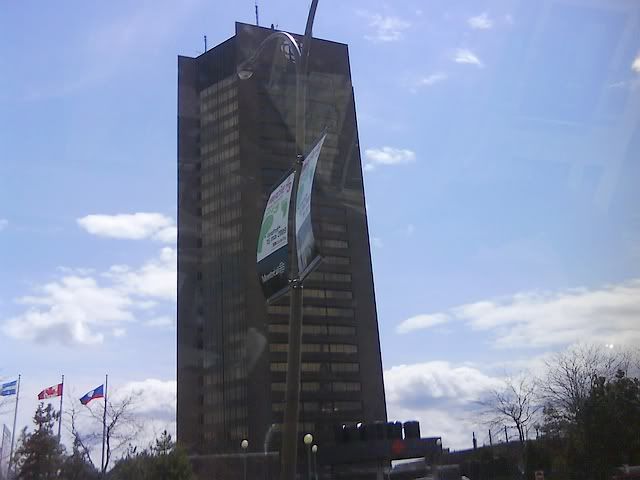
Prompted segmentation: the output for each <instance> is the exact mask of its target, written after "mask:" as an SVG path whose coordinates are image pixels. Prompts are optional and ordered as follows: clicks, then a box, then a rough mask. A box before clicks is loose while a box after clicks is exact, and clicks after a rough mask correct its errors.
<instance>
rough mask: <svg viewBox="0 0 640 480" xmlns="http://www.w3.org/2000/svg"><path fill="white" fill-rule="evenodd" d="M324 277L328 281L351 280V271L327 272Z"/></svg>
mask: <svg viewBox="0 0 640 480" xmlns="http://www.w3.org/2000/svg"><path fill="white" fill-rule="evenodd" d="M324 279H325V280H327V281H328V282H350V281H351V274H350V273H333V272H325V273H324Z"/></svg>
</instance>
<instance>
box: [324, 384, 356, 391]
mask: <svg viewBox="0 0 640 480" xmlns="http://www.w3.org/2000/svg"><path fill="white" fill-rule="evenodd" d="M331 388H332V390H333V391H334V392H359V391H360V382H332V383H331Z"/></svg>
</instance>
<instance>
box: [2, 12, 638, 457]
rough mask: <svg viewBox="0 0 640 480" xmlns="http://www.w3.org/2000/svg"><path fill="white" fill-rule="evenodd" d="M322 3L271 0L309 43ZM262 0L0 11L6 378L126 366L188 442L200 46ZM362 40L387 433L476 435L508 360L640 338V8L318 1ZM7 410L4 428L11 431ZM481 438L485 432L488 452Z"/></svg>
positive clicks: (357, 83)
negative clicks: (188, 114)
mask: <svg viewBox="0 0 640 480" xmlns="http://www.w3.org/2000/svg"><path fill="white" fill-rule="evenodd" d="M307 8H308V5H307V4H306V2H293V1H288V2H285V1H272V2H261V5H260V17H261V23H262V24H263V25H269V24H271V23H275V24H277V25H278V27H279V28H281V29H284V30H289V31H300V30H302V29H303V28H304V22H305V20H306V14H307ZM234 21H244V22H248V23H253V22H254V10H253V2H251V1H241V2H232V3H230V4H225V5H222V3H221V2H218V3H212V2H204V1H202V0H188V1H186V2H180V3H179V4H178V3H175V2H167V1H160V2H145V1H143V2H135V3H134V2H110V3H109V4H108V5H107V4H104V5H98V4H93V5H91V4H87V3H86V2H65V3H64V4H53V3H46V2H43V3H40V4H37V5H36V4H25V5H23V4H18V3H12V4H9V5H7V6H6V7H5V9H4V12H3V15H2V17H1V18H0V31H2V38H3V42H0V71H2V72H3V75H1V76H0V112H1V114H0V146H1V150H0V153H1V155H2V161H0V251H2V252H3V254H2V255H0V272H1V274H0V378H2V379H11V378H13V377H14V376H15V375H16V374H17V373H22V374H23V376H24V383H23V392H24V398H25V400H24V402H23V403H22V404H21V405H22V406H21V414H20V417H19V424H20V425H25V424H27V423H28V421H29V417H30V415H31V413H32V411H33V409H34V407H35V403H36V402H35V400H34V398H35V395H36V394H37V392H39V391H40V390H41V389H42V388H44V387H47V386H49V385H52V384H55V383H56V382H57V379H58V378H59V375H60V374H62V373H64V374H65V375H66V377H67V380H68V383H67V386H68V389H69V392H72V393H73V395H74V396H75V397H79V396H81V395H82V394H84V393H85V391H87V390H89V389H91V388H93V387H95V386H97V385H98V384H100V383H101V382H102V379H103V375H104V373H105V372H106V371H108V372H109V374H110V377H111V382H112V384H113V385H114V387H115V388H117V389H119V390H120V391H121V392H125V391H131V390H144V392H145V393H144V394H143V397H142V398H143V400H142V401H141V402H140V405H139V407H138V408H139V409H140V411H141V412H143V413H144V414H146V415H148V416H149V418H153V424H154V425H155V426H156V427H157V428H162V427H164V426H169V428H173V427H174V424H173V422H174V420H173V414H172V409H173V407H174V406H175V398H174V392H175V301H174V298H175V215H176V90H177V84H176V81H177V60H176V57H177V55H178V54H183V55H190V56H195V55H198V54H199V53H201V52H202V49H203V40H202V36H203V35H205V34H206V35H207V38H208V42H209V45H210V46H213V45H215V44H217V43H219V42H221V41H223V40H225V39H226V38H228V37H230V36H232V35H233V32H234V23H233V22H234ZM314 32H315V35H316V36H318V37H321V38H326V39H331V40H336V41H340V42H344V43H347V44H349V48H350V55H351V66H352V76H353V84H354V88H355V95H356V108H357V114H358V124H359V134H360V146H361V153H362V159H363V163H364V165H365V188H366V198H367V208H368V215H369V228H370V235H371V238H372V255H373V263H374V273H375V285H376V295H377V305H378V314H379V322H380V332H381V343H382V352H383V363H384V368H385V377H386V378H385V381H386V388H387V400H388V406H389V414H390V417H391V418H397V419H401V420H404V419H409V418H419V419H420V420H422V422H423V433H427V434H437V435H443V437H444V443H445V446H447V445H448V446H452V447H463V446H468V445H469V444H470V441H471V440H470V438H471V430H472V429H474V428H478V427H477V426H476V425H474V424H473V421H472V420H471V419H470V417H469V414H468V411H469V408H470V405H471V404H472V403H473V401H474V400H477V399H478V398H480V397H481V396H482V395H483V394H484V393H485V392H486V391H487V389H488V388H491V387H492V386H494V385H496V382H497V381H498V380H499V378H500V377H501V375H503V374H504V373H505V372H507V371H513V370H519V369H528V368H529V369H534V370H536V369H537V368H539V366H540V364H541V361H542V360H543V359H544V358H545V356H546V355H548V354H549V352H552V351H556V350H561V349H564V348H567V347H568V346H570V345H572V344H574V343H576V342H579V341H582V342H593V343H598V344H602V345H610V344H614V345H615V346H624V345H625V344H634V343H635V344H637V342H638V340H640V327H639V326H638V325H639V324H638V320H637V319H638V318H639V314H640V300H639V299H640V210H639V208H638V207H639V205H640V189H639V188H638V185H640V163H639V159H640V129H639V127H638V126H639V115H640V114H639V112H640V4H638V3H637V2H636V1H634V0H620V1H618V2H615V3H613V2H609V1H606V0H589V1H587V0H584V1H577V2H576V1H568V0H545V1H541V2H528V1H524V0H523V1H517V0H510V1H507V0H499V1H498V0H496V1H459V2H455V4H452V2H446V1H429V2H423V1H405V2H381V1H377V0H373V1H367V2H365V1H360V0H357V1H351V2H348V3H345V2H338V1H337V0H321V1H320V4H319V7H318V12H317V16H316V23H315V28H314ZM7 407H8V406H7V405H5V407H4V408H0V422H5V423H10V421H11V420H12V418H11V417H12V416H11V414H10V413H8V410H7ZM481 441H482V438H481Z"/></svg>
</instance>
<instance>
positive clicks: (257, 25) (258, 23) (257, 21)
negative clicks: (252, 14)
mask: <svg viewBox="0 0 640 480" xmlns="http://www.w3.org/2000/svg"><path fill="white" fill-rule="evenodd" d="M255 1H256V27H259V26H260V21H259V20H258V0H255Z"/></svg>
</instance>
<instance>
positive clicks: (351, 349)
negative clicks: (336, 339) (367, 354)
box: [329, 343, 358, 354]
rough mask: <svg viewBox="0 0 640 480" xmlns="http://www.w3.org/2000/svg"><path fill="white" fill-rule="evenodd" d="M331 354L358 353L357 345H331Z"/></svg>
mask: <svg viewBox="0 0 640 480" xmlns="http://www.w3.org/2000/svg"><path fill="white" fill-rule="evenodd" d="M329 352H330V353H349V354H351V353H358V347H357V346H356V345H348V344H344V343H331V344H329Z"/></svg>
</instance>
